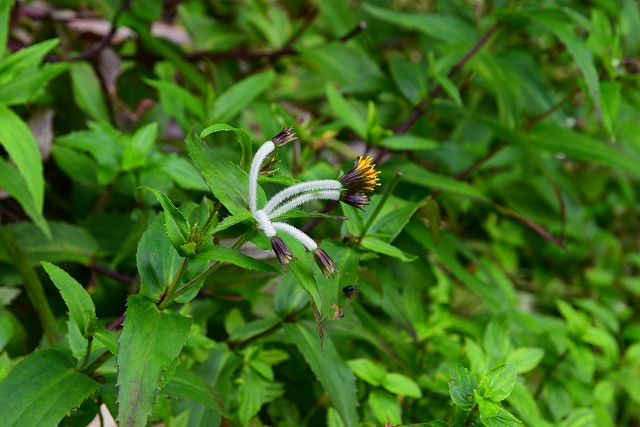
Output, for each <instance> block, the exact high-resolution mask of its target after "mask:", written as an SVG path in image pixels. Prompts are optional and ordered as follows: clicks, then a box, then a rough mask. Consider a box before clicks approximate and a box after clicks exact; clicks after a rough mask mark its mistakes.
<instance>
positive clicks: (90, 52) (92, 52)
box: [45, 0, 131, 62]
mask: <svg viewBox="0 0 640 427" xmlns="http://www.w3.org/2000/svg"><path fill="white" fill-rule="evenodd" d="M130 7H131V0H122V3H120V7H119V8H118V10H116V13H115V14H114V15H113V19H112V20H111V28H110V29H109V32H108V33H107V34H106V35H105V36H104V37H103V38H102V39H101V40H100V41H99V42H98V43H96V44H95V45H94V46H92V47H91V48H89V49H87V50H86V51H84V52H82V53H80V54H78V55H76V56H72V57H70V58H60V57H58V56H47V57H46V58H45V60H46V61H47V62H60V61H62V60H65V61H84V60H90V59H94V58H96V57H97V56H98V55H99V54H100V53H101V52H102V51H103V50H105V49H106V48H107V47H108V46H109V45H110V44H111V41H112V40H113V38H114V37H115V35H116V32H117V31H118V20H119V19H120V17H121V16H122V14H123V13H124V12H126V11H127V10H129V8H130Z"/></svg>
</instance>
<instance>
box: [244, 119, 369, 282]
mask: <svg viewBox="0 0 640 427" xmlns="http://www.w3.org/2000/svg"><path fill="white" fill-rule="evenodd" d="M294 139H295V133H294V132H293V129H292V128H288V129H285V130H283V131H282V132H280V133H279V134H278V135H276V136H275V137H273V138H272V139H271V140H270V141H267V142H265V143H264V144H262V146H261V147H260V148H259V149H258V151H256V153H255V155H254V156H253V161H252V162H251V169H250V171H249V209H250V211H251V213H252V215H253V217H254V218H255V220H256V222H257V223H258V228H259V229H260V230H261V231H262V232H263V233H264V234H265V236H267V237H268V238H269V239H271V248H272V249H273V252H275V254H276V256H277V257H278V260H279V261H280V263H281V264H282V265H283V266H284V267H286V266H287V265H288V264H289V262H291V260H293V255H292V254H291V252H290V251H289V248H287V246H286V245H285V243H284V242H283V241H282V239H281V238H280V237H278V236H277V232H278V231H279V232H282V233H286V234H288V235H290V236H291V237H293V238H294V239H296V240H298V241H299V242H300V243H301V244H302V245H303V246H304V247H305V249H307V250H308V251H311V252H312V253H313V256H314V259H315V261H316V263H317V264H318V266H319V267H320V270H321V271H322V273H323V274H324V275H325V276H327V277H330V276H332V275H333V274H334V273H335V272H336V267H335V264H334V262H333V260H332V259H331V257H329V255H328V254H327V253H326V252H325V251H324V250H322V249H321V248H319V247H318V244H317V243H316V242H315V241H314V240H313V239H312V238H311V237H309V236H308V235H307V234H306V233H304V232H303V231H302V230H299V229H298V228H296V227H294V226H292V225H290V224H287V223H284V222H277V221H276V222H274V221H273V219H275V218H277V217H279V216H281V215H283V214H285V213H287V212H289V211H291V210H292V209H295V208H297V207H298V206H301V205H303V204H305V203H308V202H311V201H313V200H340V201H342V202H344V203H347V204H349V205H351V206H354V207H356V208H359V209H362V208H364V207H365V206H366V205H367V204H368V203H369V197H368V196H367V195H366V193H368V192H371V191H373V189H374V188H375V186H377V185H380V183H379V182H378V173H379V172H377V171H376V170H375V167H374V166H375V165H374V164H373V163H372V160H371V157H368V156H367V157H358V159H357V160H356V161H355V163H354V165H353V168H351V170H349V171H348V172H346V173H345V174H344V175H342V176H341V177H340V178H339V179H337V180H335V179H322V180H315V181H307V182H301V183H298V184H295V185H292V186H290V187H287V188H285V189H284V190H282V191H280V192H279V193H277V194H276V195H274V196H273V197H272V198H271V199H270V200H269V201H268V202H267V203H266V204H265V205H264V207H262V208H261V209H258V206H257V191H258V175H259V174H260V170H261V168H262V164H263V163H264V161H265V160H266V159H267V158H268V157H269V156H270V155H271V154H272V153H273V152H274V151H275V149H276V147H281V146H283V145H285V144H287V143H288V142H290V141H292V140H294Z"/></svg>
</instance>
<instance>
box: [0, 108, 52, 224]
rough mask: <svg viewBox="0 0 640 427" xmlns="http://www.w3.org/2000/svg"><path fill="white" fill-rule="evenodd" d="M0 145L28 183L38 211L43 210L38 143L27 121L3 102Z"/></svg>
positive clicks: (42, 185) (0, 115)
mask: <svg viewBox="0 0 640 427" xmlns="http://www.w3.org/2000/svg"><path fill="white" fill-rule="evenodd" d="M0 145H1V146H2V147H4V149H5V150H6V151H7V153H9V157H10V158H11V160H12V161H13V163H15V165H16V167H17V168H18V171H19V172H20V175H22V177H23V178H24V180H25V182H26V183H27V188H28V189H29V193H30V194H31V198H32V200H33V204H34V206H35V209H36V211H37V212H42V205H43V202H44V178H43V176H42V160H41V159H40V151H39V150H38V143H37V142H36V140H35V138H34V137H33V135H32V134H31V131H30V130H29V128H28V127H27V125H26V124H25V122H23V121H22V119H21V118H20V117H18V115H16V114H15V113H14V112H13V111H12V110H11V109H10V108H8V107H7V106H6V105H4V104H3V103H0Z"/></svg>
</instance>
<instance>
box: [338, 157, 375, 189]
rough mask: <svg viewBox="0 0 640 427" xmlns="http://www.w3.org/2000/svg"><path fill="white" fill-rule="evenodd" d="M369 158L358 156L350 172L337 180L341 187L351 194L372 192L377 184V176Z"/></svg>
mask: <svg viewBox="0 0 640 427" xmlns="http://www.w3.org/2000/svg"><path fill="white" fill-rule="evenodd" d="M379 173H380V172H378V171H376V169H375V165H374V164H373V159H371V156H367V157H362V156H358V158H357V159H356V161H355V162H354V163H353V167H352V168H351V170H349V171H348V172H346V173H345V174H344V175H342V176H341V177H340V178H339V179H340V182H341V183H342V185H343V186H344V187H345V188H346V189H348V190H350V191H351V192H353V193H369V192H371V191H373V189H374V188H375V187H376V185H380V183H379V182H378V174H379Z"/></svg>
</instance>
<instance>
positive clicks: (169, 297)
mask: <svg viewBox="0 0 640 427" xmlns="http://www.w3.org/2000/svg"><path fill="white" fill-rule="evenodd" d="M188 262H189V258H187V257H185V258H184V259H183V260H182V264H181V265H180V270H178V273H177V274H176V276H175V277H174V278H173V281H172V282H171V284H170V285H169V287H168V288H167V291H166V292H165V294H164V296H163V297H162V299H161V300H160V303H159V304H158V308H159V309H160V310H162V309H164V308H166V307H167V306H168V305H169V304H171V302H172V301H173V299H174V297H175V296H177V295H175V292H176V288H177V287H178V285H179V284H180V279H182V276H183V275H184V272H185V270H186V269H187V263H188Z"/></svg>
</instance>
